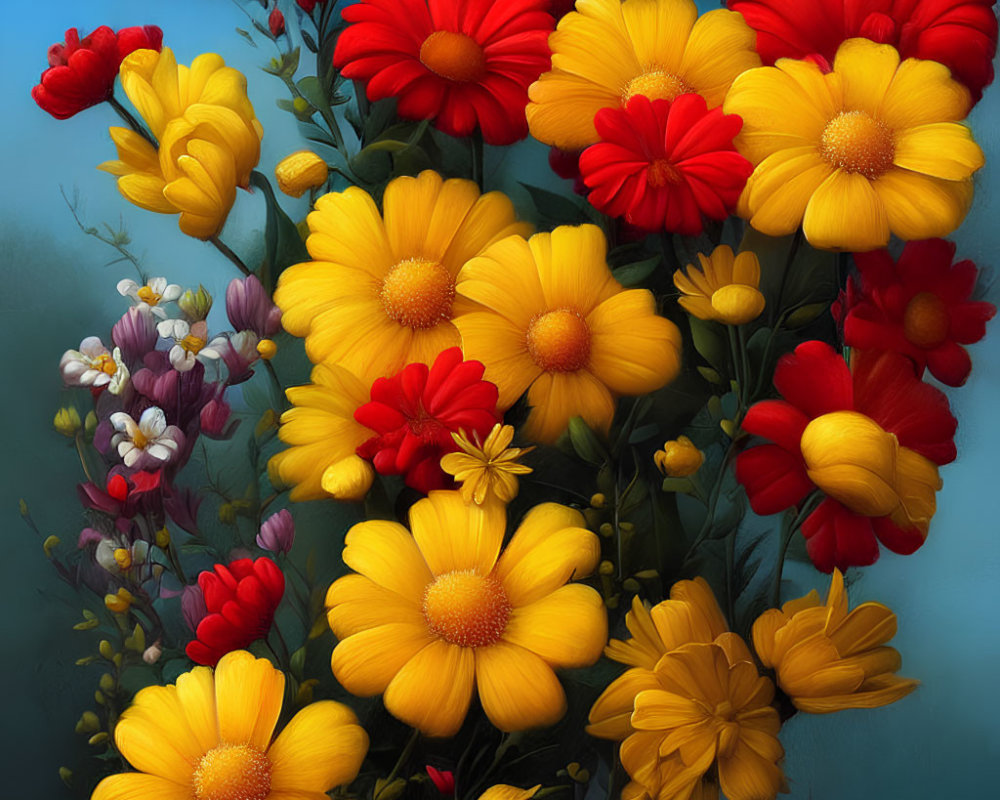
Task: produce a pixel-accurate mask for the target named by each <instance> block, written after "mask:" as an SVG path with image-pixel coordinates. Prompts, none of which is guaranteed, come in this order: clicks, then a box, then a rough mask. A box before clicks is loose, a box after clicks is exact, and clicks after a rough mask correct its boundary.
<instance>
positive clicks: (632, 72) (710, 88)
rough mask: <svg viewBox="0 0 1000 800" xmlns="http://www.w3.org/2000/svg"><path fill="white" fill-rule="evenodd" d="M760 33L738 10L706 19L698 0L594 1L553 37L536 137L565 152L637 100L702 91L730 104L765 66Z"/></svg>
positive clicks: (532, 120)
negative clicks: (737, 82) (737, 84)
mask: <svg viewBox="0 0 1000 800" xmlns="http://www.w3.org/2000/svg"><path fill="white" fill-rule="evenodd" d="M755 41H756V35H755V33H754V31H753V30H752V29H751V28H750V27H749V26H748V25H747V24H746V23H745V22H744V21H743V17H742V16H740V15H739V14H737V13H735V12H733V11H725V10H723V9H716V10H715V11H709V12H708V13H707V14H703V15H702V16H701V17H699V16H698V8H697V6H696V5H695V3H694V2H693V0H625V1H624V2H622V1H621V0H588V2H586V3H581V4H579V5H578V6H577V8H576V11H572V12H570V13H569V14H566V15H565V16H564V17H563V18H562V19H561V20H560V21H559V27H558V29H557V30H556V32H555V33H553V34H552V35H551V36H549V47H550V49H551V50H552V70H551V71H550V72H546V73H543V74H542V76H541V77H540V78H539V79H538V80H537V81H535V83H533V84H532V85H531V87H530V88H529V89H528V97H529V98H530V99H531V102H530V103H529V104H528V107H527V109H526V113H527V116H528V127H529V128H530V130H531V135H532V136H534V137H535V138H536V139H538V140H540V141H542V142H545V143H546V144H552V145H555V146H556V147H560V148H562V149H563V150H579V149H581V148H584V147H587V146H588V145H591V144H594V143H595V142H597V141H598V138H599V137H598V135H597V131H596V130H595V128H594V115H595V114H597V112H598V111H600V110H601V109H602V108H619V107H621V106H623V105H624V104H625V103H626V102H628V100H630V99H631V98H632V97H634V96H636V95H643V96H645V97H648V98H649V99H650V100H673V99H674V98H675V97H677V96H678V95H680V94H684V93H686V92H697V93H698V94H700V95H702V97H704V98H705V100H706V102H707V103H708V107H709V108H715V107H716V106H718V105H721V104H722V100H723V98H724V97H725V95H726V90H727V89H728V88H729V85H730V84H731V83H732V82H733V79H734V78H735V77H736V76H737V75H739V74H740V73H741V72H743V71H744V70H747V69H750V68H752V67H759V66H760V57H759V56H758V55H757V53H756V51H755V50H754V43H755Z"/></svg>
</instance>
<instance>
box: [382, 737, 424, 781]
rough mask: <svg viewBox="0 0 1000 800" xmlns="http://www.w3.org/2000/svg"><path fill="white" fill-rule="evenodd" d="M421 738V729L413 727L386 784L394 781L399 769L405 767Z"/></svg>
mask: <svg viewBox="0 0 1000 800" xmlns="http://www.w3.org/2000/svg"><path fill="white" fill-rule="evenodd" d="M419 738H420V731H418V730H417V729H416V728H414V729H413V733H411V734H410V738H409V739H407V740H406V746H405V747H404V748H403V752H402V753H400V754H399V758H398V759H397V760H396V764H395V765H394V766H393V768H392V772H390V773H389V775H388V777H386V779H385V783H386V785H388V784H390V783H392V782H393V781H394V780H395V779H396V776H397V775H398V774H399V771H400V770H401V769H402V768H403V765H404V764H405V763H406V762H407V761H408V760H409V758H410V756H411V755H413V748H414V747H416V746H417V740H418V739H419Z"/></svg>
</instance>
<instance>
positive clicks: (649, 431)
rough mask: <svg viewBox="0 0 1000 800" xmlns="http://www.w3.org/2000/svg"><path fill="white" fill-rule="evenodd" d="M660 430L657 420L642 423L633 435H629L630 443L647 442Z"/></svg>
mask: <svg viewBox="0 0 1000 800" xmlns="http://www.w3.org/2000/svg"><path fill="white" fill-rule="evenodd" d="M659 432H660V426H659V425H658V424H656V423H655V422H650V423H648V424H647V425H640V426H639V427H638V428H636V429H635V430H634V431H632V434H631V436H629V437H628V443H629V444H639V443H640V442H645V441H648V440H650V439H652V438H653V437H654V436H656V434H657V433H659Z"/></svg>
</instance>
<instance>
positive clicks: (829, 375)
mask: <svg viewBox="0 0 1000 800" xmlns="http://www.w3.org/2000/svg"><path fill="white" fill-rule="evenodd" d="M774 387H775V388H776V389H777V390H778V391H779V392H780V393H781V396H782V397H784V398H785V399H786V400H787V401H788V402H789V403H791V404H792V405H794V406H797V407H798V408H799V409H801V410H802V411H803V412H804V413H805V415H806V416H807V417H809V418H810V419H812V418H814V417H818V416H821V415H823V414H828V413H830V412H832V411H843V410H850V409H853V408H854V390H853V387H852V381H851V372H850V370H849V369H848V367H847V362H846V361H844V359H843V358H842V357H841V356H840V355H838V354H837V353H836V352H835V351H834V349H833V348H832V347H830V345H828V344H827V343H826V342H818V341H811V342H803V343H802V344H800V345H799V346H798V347H796V348H795V352H794V353H786V354H785V355H783V356H782V357H781V358H780V359H779V360H778V365H777V367H775V370H774Z"/></svg>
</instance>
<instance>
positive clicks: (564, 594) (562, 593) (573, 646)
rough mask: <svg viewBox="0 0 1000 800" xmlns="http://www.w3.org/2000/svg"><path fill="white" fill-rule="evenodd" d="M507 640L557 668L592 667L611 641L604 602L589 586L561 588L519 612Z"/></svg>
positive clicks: (513, 617)
mask: <svg viewBox="0 0 1000 800" xmlns="http://www.w3.org/2000/svg"><path fill="white" fill-rule="evenodd" d="M503 639H504V641H507V642H510V643H512V644H516V645H520V646H521V647H523V648H525V649H527V650H530V651H531V652H533V653H535V654H536V655H538V656H541V658H542V659H543V660H544V661H545V662H546V663H547V664H549V665H550V666H552V667H555V668H573V667H588V666H590V665H591V664H593V663H594V662H595V661H597V659H598V658H600V657H601V651H602V650H603V649H604V643H605V642H606V641H607V639H608V617H607V612H606V611H605V608H604V600H603V599H602V598H601V595H600V594H599V593H598V592H596V591H595V590H594V589H591V588H590V587H589V586H584V585H582V584H569V585H566V586H561V587H559V588H558V589H556V590H555V591H554V592H552V594H550V595H548V596H547V597H543V598H541V599H540V600H536V601H535V602H533V603H530V604H528V605H525V606H520V607H518V608H515V609H514V610H513V611H512V612H511V615H510V619H509V620H508V622H507V628H506V629H505V630H504V633H503Z"/></svg>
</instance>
